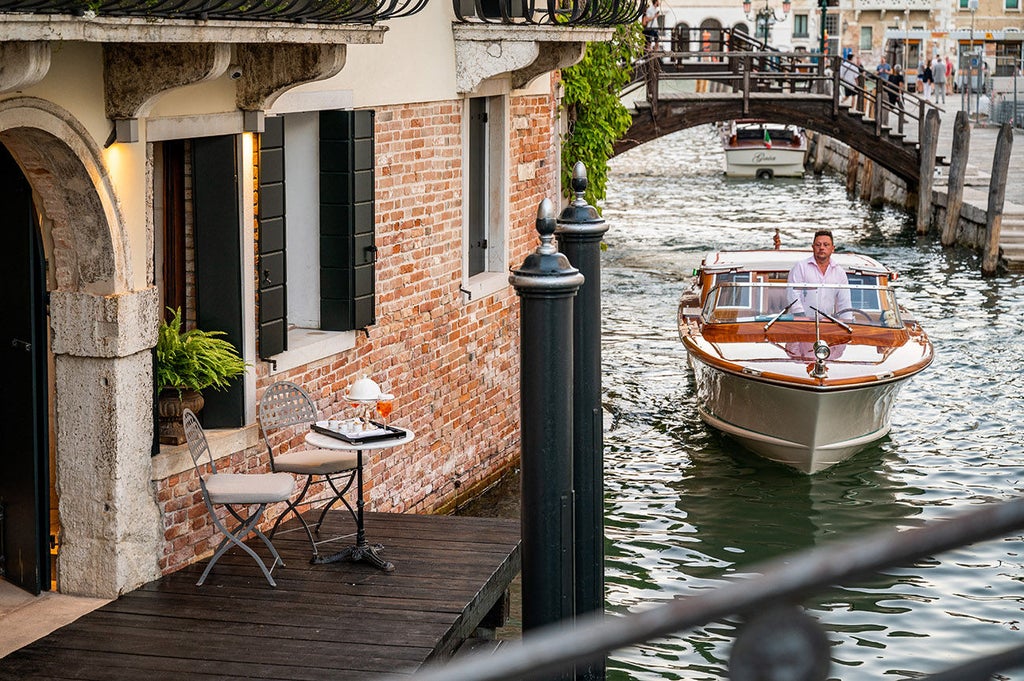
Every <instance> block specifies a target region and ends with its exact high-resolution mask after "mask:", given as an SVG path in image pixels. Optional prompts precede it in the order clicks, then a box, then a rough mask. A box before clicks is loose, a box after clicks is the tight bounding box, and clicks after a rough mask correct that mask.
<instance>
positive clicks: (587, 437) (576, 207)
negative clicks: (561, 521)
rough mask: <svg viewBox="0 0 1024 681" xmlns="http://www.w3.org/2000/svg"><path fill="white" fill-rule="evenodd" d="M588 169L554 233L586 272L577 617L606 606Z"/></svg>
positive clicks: (577, 171) (598, 665) (596, 221)
mask: <svg viewBox="0 0 1024 681" xmlns="http://www.w3.org/2000/svg"><path fill="white" fill-rule="evenodd" d="M586 189H587V169H586V167H585V166H584V165H583V163H580V162H577V163H576V165H575V166H573V169H572V190H573V193H575V195H576V198H575V199H574V200H573V201H572V202H571V203H570V204H569V205H568V206H566V208H565V210H563V211H562V214H561V215H560V216H559V218H558V227H557V228H556V229H555V236H556V237H557V238H558V247H559V250H560V251H562V253H564V254H565V255H566V257H567V258H569V262H570V263H571V264H572V265H573V266H574V267H576V268H577V269H579V271H580V273H581V274H583V279H584V282H585V283H584V284H583V286H581V287H580V290H579V293H578V294H577V296H576V301H575V303H574V304H573V383H574V386H573V417H572V418H573V441H572V453H573V461H572V473H573V489H574V490H575V492H576V512H575V519H576V542H575V550H574V564H575V567H576V608H575V612H576V616H577V617H578V616H581V615H584V614H586V613H590V612H594V611H596V612H603V611H604V433H603V430H602V425H603V419H602V412H601V239H602V237H603V236H604V233H605V232H607V231H608V225H607V223H605V221H604V220H603V219H602V218H601V216H600V215H598V213H597V209H595V208H594V207H593V206H591V205H589V204H588V203H587V202H586V200H585V199H584V198H583V194H584V192H585V191H586ZM604 667H605V665H604V659H603V658H602V659H600V660H596V661H594V662H591V663H589V664H588V665H586V666H584V665H580V666H577V668H576V678H577V679H579V680H581V681H583V680H587V681H593V680H595V679H603V678H604V676H605V673H604V672H605V670H604Z"/></svg>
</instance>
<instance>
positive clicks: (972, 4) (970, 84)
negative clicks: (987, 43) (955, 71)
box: [967, 0, 981, 121]
mask: <svg viewBox="0 0 1024 681" xmlns="http://www.w3.org/2000/svg"><path fill="white" fill-rule="evenodd" d="M967 9H969V10H971V52H970V56H969V57H968V59H967V118H968V119H970V117H971V90H972V89H974V13H975V12H977V11H978V0H967ZM979 99H980V97H979ZM980 104H981V102H980V101H979V102H976V103H975V106H974V120H975V121H977V120H978V106H979V105H980Z"/></svg>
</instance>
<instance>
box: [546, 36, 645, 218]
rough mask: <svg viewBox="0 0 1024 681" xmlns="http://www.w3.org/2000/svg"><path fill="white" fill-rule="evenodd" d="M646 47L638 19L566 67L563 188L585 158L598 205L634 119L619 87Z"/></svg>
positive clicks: (591, 197) (590, 198)
mask: <svg viewBox="0 0 1024 681" xmlns="http://www.w3.org/2000/svg"><path fill="white" fill-rule="evenodd" d="M643 52H644V37H643V33H642V32H641V27H640V24H639V23H633V24H629V25H626V26H619V27H617V28H616V30H615V35H614V37H613V38H612V40H611V41H610V42H607V43H590V44H588V45H587V53H586V55H585V56H584V57H583V60H582V61H581V62H579V63H578V64H576V65H574V66H570V67H568V68H566V69H563V70H562V84H563V87H564V88H565V91H564V95H563V97H562V106H563V107H564V108H565V110H566V112H567V114H568V120H569V130H568V132H567V133H566V135H565V137H564V139H563V140H562V187H563V191H565V192H566V194H567V195H570V192H571V189H570V187H571V184H570V181H571V179H572V167H573V165H574V164H575V163H576V162H577V161H582V162H583V165H584V166H586V168H587V181H588V183H587V191H586V195H585V198H586V200H587V202H588V203H590V204H591V205H594V206H596V205H597V203H598V202H599V201H601V200H603V199H604V197H605V191H606V185H607V183H608V159H609V158H611V157H612V152H613V148H612V145H613V144H614V142H615V140H617V139H619V138H620V137H622V135H624V134H625V132H626V131H627V130H628V129H629V126H630V124H631V123H632V117H631V116H630V114H629V110H628V109H627V108H626V107H625V105H624V104H623V103H622V101H621V100H620V98H619V92H621V91H622V88H624V87H625V86H626V85H627V84H628V83H629V81H630V78H631V75H632V73H631V72H632V64H633V62H634V60H636V59H637V58H638V57H640V56H641V55H642V54H643Z"/></svg>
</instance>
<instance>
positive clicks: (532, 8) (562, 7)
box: [452, 0, 647, 26]
mask: <svg viewBox="0 0 1024 681" xmlns="http://www.w3.org/2000/svg"><path fill="white" fill-rule="evenodd" d="M452 4H453V6H454V8H455V16H456V17H457V18H458V20H459V21H461V22H464V23H494V24H534V25H550V26H619V25H622V24H629V23H632V22H634V21H638V20H639V19H640V15H641V14H643V11H644V10H645V9H646V7H647V1H646V0H545V2H543V3H538V2H537V1H536V0H452Z"/></svg>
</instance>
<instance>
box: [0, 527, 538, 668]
mask: <svg viewBox="0 0 1024 681" xmlns="http://www.w3.org/2000/svg"><path fill="white" fill-rule="evenodd" d="M351 523H352V520H351V516H349V515H348V514H347V512H344V511H337V512H332V513H330V514H329V515H328V519H327V522H325V527H324V528H323V529H324V534H325V536H330V535H329V534H328V532H337V531H339V530H343V528H345V527H351ZM367 533H368V536H369V538H370V541H371V542H381V543H383V544H384V546H385V548H384V551H385V554H386V555H387V557H388V559H389V560H392V561H394V562H395V564H396V565H397V566H398V567H397V569H396V570H395V571H394V572H390V573H385V572H382V571H380V570H377V569H376V568H373V567H370V566H368V565H366V564H363V563H348V562H339V563H334V564H327V565H311V564H310V563H309V558H310V555H311V553H312V551H311V547H310V545H309V542H308V540H307V539H306V537H305V534H304V533H294V534H291V535H284V536H279V537H278V538H276V539H275V542H274V543H275V546H276V547H277V548H278V550H279V551H280V552H281V555H282V557H283V558H284V560H285V562H286V566H283V567H278V568H277V569H276V570H275V571H274V576H275V579H276V580H277V582H278V585H279V586H278V588H276V589H275V588H272V587H270V585H269V584H267V582H266V580H264V579H263V576H262V575H261V574H260V572H259V570H258V568H257V567H256V565H255V564H254V562H253V561H252V559H251V557H249V556H247V555H246V554H244V553H243V552H241V551H240V550H237V549H235V550H232V551H229V552H228V553H227V554H225V556H224V557H223V558H222V559H221V560H220V561H218V563H217V564H216V566H214V568H213V571H212V572H211V573H210V575H209V577H208V578H207V582H206V584H205V585H204V586H202V587H196V586H195V581H196V579H197V578H198V576H199V574H201V572H202V570H203V569H204V568H205V565H206V561H205V560H203V561H200V562H199V563H197V564H195V565H191V566H189V567H187V568H185V569H183V570H180V571H178V572H176V573H174V574H170V575H167V576H165V577H163V578H161V579H159V580H156V581H154V582H150V583H149V584H145V585H143V586H142V587H140V588H139V589H137V590H135V591H133V592H131V593H128V594H125V595H124V596H122V597H121V598H118V599H117V600H115V601H113V602H111V603H109V604H107V605H105V606H103V607H101V608H99V609H97V610H95V611H93V612H91V613H89V614H87V615H85V616H83V617H82V618H80V619H79V620H77V621H75V622H73V623H71V624H69V625H67V626H65V627H62V628H61V629H58V630H57V631H56V632H54V633H52V634H50V635H49V636H47V637H45V638H43V639H40V640H39V641H36V642H35V643H33V644H31V645H29V646H26V647H25V648H22V649H21V650H18V651H15V652H13V653H11V654H10V655H8V656H7V657H6V658H4V660H3V664H2V665H0V679H23V678H32V679H46V678H49V679H81V680H96V681H101V680H102V681H120V680H121V679H125V680H128V679H131V681H136V680H138V679H145V681H157V680H159V679H164V678H166V679H172V678H173V679H180V678H182V677H183V676H184V677H187V678H190V679H191V678H195V679H214V678H216V679H243V678H253V679H271V678H272V679H297V680H301V681H305V680H307V679H308V680H310V681H312V680H313V679H323V678H325V677H326V676H337V677H339V678H345V679H359V678H369V677H372V676H377V675H380V674H382V673H395V672H396V670H397V672H398V673H406V672H409V673H411V671H413V670H415V669H416V668H418V667H419V666H420V665H422V664H423V663H424V662H426V661H428V660H434V659H444V658H446V657H448V656H450V655H451V654H452V653H453V652H454V650H455V649H456V648H457V647H458V645H459V644H461V643H462V641H464V640H465V639H466V638H469V637H470V636H472V634H473V632H474V630H475V628H476V627H477V625H478V624H479V623H480V621H481V620H482V619H483V617H484V616H485V615H486V613H487V612H488V611H489V610H490V609H491V608H492V607H493V605H494V604H495V603H496V602H498V600H499V599H500V597H501V596H502V594H504V592H505V590H506V589H507V588H508V585H509V584H510V583H511V581H512V579H513V578H514V577H515V575H516V574H517V573H518V571H519V524H518V521H514V520H512V521H509V520H502V519H489V518H462V517H451V516H405V515H398V514H368V515H367ZM343 541H346V542H350V541H352V540H351V539H347V540H343ZM252 545H253V546H254V547H255V548H256V549H257V552H259V553H261V554H262V553H263V552H265V551H266V549H265V547H261V546H257V545H256V544H255V543H253V544H252ZM344 545H345V544H344V543H339V544H338V546H339V547H341V546H344ZM403 670H404V671H403Z"/></svg>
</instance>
